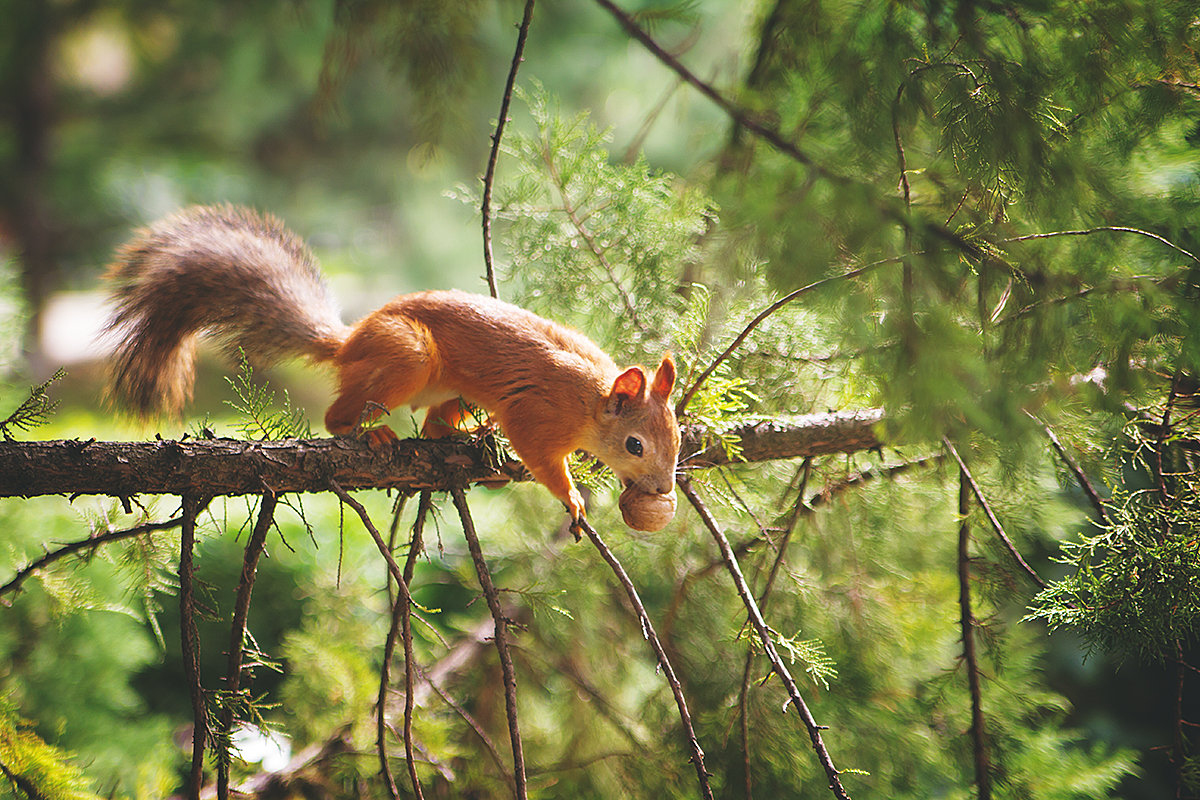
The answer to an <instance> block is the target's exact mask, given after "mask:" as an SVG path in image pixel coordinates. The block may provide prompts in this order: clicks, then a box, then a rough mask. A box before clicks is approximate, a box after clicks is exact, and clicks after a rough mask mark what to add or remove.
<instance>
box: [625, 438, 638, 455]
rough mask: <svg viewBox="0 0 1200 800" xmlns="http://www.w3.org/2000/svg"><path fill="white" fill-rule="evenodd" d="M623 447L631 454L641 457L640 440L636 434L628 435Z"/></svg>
mask: <svg viewBox="0 0 1200 800" xmlns="http://www.w3.org/2000/svg"><path fill="white" fill-rule="evenodd" d="M625 449H626V450H628V451H629V452H630V453H632V454H633V455H635V456H637V457H639V458H641V455H642V440H641V439H639V438H637V437H636V436H630V437H629V438H628V439H626V440H625Z"/></svg>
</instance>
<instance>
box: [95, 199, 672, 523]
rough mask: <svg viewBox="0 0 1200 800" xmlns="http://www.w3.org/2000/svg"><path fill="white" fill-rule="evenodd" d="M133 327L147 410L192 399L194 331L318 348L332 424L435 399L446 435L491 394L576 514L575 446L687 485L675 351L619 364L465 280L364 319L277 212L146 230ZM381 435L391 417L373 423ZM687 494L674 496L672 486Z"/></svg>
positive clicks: (177, 407)
mask: <svg viewBox="0 0 1200 800" xmlns="http://www.w3.org/2000/svg"><path fill="white" fill-rule="evenodd" d="M108 279H109V281H110V285H111V286H112V293H113V299H114V301H115V311H114V312H113V315H112V317H111V319H110V320H109V323H108V330H109V331H113V332H116V333H117V334H119V336H120V341H119V344H118V345H117V348H116V353H115V357H114V364H113V372H112V380H111V386H110V391H111V394H112V395H113V396H114V397H115V398H116V399H117V400H118V401H120V402H123V403H126V404H128V405H129V406H131V407H132V408H133V409H134V410H135V411H136V412H138V413H139V414H141V415H143V416H146V415H149V414H152V413H154V412H156V411H168V412H174V413H179V412H180V411H181V409H182V407H183V405H184V403H185V402H186V401H187V400H189V399H190V397H191V393H192V384H193V381H194V377H195V375H194V368H193V356H194V350H195V341H196V338H197V336H198V335H199V334H200V333H201V332H209V333H212V334H214V335H215V336H216V337H217V338H218V339H219V340H220V341H221V342H222V343H223V344H224V345H225V347H226V348H228V349H229V350H230V351H231V352H233V353H236V352H237V350H238V349H239V348H240V349H241V350H243V351H244V352H245V353H246V355H247V357H249V358H251V359H252V360H255V361H256V362H259V363H269V362H271V361H275V360H278V359H280V358H283V357H286V356H297V355H303V356H307V357H308V358H309V359H311V360H312V361H315V362H320V363H326V364H330V365H332V366H333V368H334V369H335V370H336V372H337V398H336V399H335V400H334V401H333V404H332V405H331V406H330V407H329V409H328V411H326V413H325V427H326V428H328V429H329V432H330V433H332V434H335V435H340V434H350V433H353V432H355V431H356V430H358V429H359V427H360V425H365V424H369V423H373V422H375V421H376V420H378V418H379V417H380V416H381V415H382V414H383V413H384V410H385V409H386V410H390V409H393V408H396V407H397V406H401V405H409V406H411V407H412V408H414V409H417V408H427V409H429V410H428V412H427V414H426V418H425V423H424V427H423V433H424V434H425V435H427V436H431V437H439V436H445V435H447V434H449V433H451V432H453V431H454V430H456V429H458V428H459V427H460V426H461V425H462V424H463V423H464V410H465V409H467V408H468V404H469V405H470V406H477V407H479V408H481V409H483V410H484V411H486V412H487V414H488V415H489V417H490V418H491V419H493V420H494V421H495V422H497V423H498V424H499V426H500V428H501V429H502V430H503V432H504V434H505V435H506V436H507V437H508V440H509V442H510V443H511V444H512V447H513V450H514V451H516V454H517V455H518V456H519V457H520V459H521V461H522V462H524V464H525V466H526V467H528V469H529V471H530V473H531V474H532V475H533V477H534V478H536V479H537V480H538V481H540V482H541V483H542V484H543V485H545V486H546V488H547V489H549V490H550V492H551V493H552V494H553V495H554V496H555V497H557V498H558V499H559V500H561V501H562V502H563V504H564V505H565V506H566V507H567V511H568V512H569V513H570V515H571V519H572V523H573V524H574V525H578V524H579V523H580V522H581V521H582V520H583V519H584V504H583V497H582V496H581V495H580V493H579V490H578V489H577V488H576V487H575V484H574V482H573V481H572V480H571V475H570V473H569V472H568V471H567V457H568V456H569V455H570V454H571V453H573V452H574V451H576V450H585V451H587V452H588V453H591V454H592V455H593V456H595V457H596V458H598V459H600V461H602V462H604V463H605V464H606V465H608V467H609V468H610V469H612V471H613V472H614V473H616V475H617V477H618V478H619V479H620V480H621V482H622V484H624V485H625V486H626V487H633V488H634V490H636V491H641V492H644V493H646V494H651V495H666V494H670V493H672V492H673V490H674V481H675V462H676V458H677V457H678V453H679V426H678V425H677V423H676V420H675V415H674V412H673V411H672V409H671V404H670V402H669V400H670V394H671V389H672V387H673V386H674V383H675V363H674V361H672V359H671V356H670V355H664V356H663V358H662V361H661V363H659V365H658V368H657V369H656V370H655V371H654V372H653V374H647V372H646V371H645V370H644V369H643V368H642V367H638V366H635V367H629V368H628V369H625V370H623V371H622V370H620V369H618V367H617V366H616V364H614V363H613V360H612V359H611V358H609V357H608V355H606V354H605V353H604V351H602V350H601V349H600V348H599V347H597V346H596V345H595V344H593V343H592V342H591V341H590V340H589V339H588V338H587V337H585V336H584V335H582V334H580V333H578V332H576V331H574V330H571V329H569V328H566V327H563V326H562V325H559V324H557V323H554V322H551V321H550V320H547V319H543V318H542V317H539V316H538V315H536V314H533V313H531V312H529V311H526V310H525V309H522V308H518V307H517V306H514V305H511V304H509V303H505V302H502V301H500V300H496V299H493V298H491V297H486V296H482V295H476V294H469V293H467V292H461V291H454V290H450V291H426V292H415V293H412V294H402V295H400V296H398V297H396V298H394V299H393V300H392V301H391V302H389V303H387V304H386V305H384V306H383V307H382V308H380V309H378V310H377V311H374V312H372V313H370V314H368V315H367V316H366V317H364V318H363V319H362V320H361V321H359V322H358V323H357V324H355V325H353V326H346V325H344V324H343V323H342V322H341V319H340V318H339V316H338V311H337V308H336V305H335V304H334V302H333V300H332V298H331V296H330V294H329V291H328V288H327V287H326V285H325V280H324V278H323V277H322V275H321V273H320V270H319V269H318V268H317V264H316V260H315V258H314V257H313V255H312V253H311V252H310V251H309V249H308V248H307V247H306V246H305V245H304V243H303V242H302V241H301V240H300V239H299V238H298V237H297V236H295V235H294V234H293V233H291V231H289V230H288V229H287V228H285V227H284V225H283V224H282V223H281V222H280V221H279V220H278V219H276V218H275V217H273V216H270V215H260V214H258V213H256V212H254V211H251V210H249V209H245V208H239V207H234V206H196V207H193V208H189V209H186V210H184V211H181V212H179V213H177V214H175V215H173V216H170V217H167V218H166V219H163V220H161V221H159V222H157V223H155V224H154V225H151V226H150V227H148V228H145V229H143V230H141V231H138V232H137V233H136V234H135V236H134V238H133V239H132V240H131V241H130V242H129V243H127V244H126V245H124V247H122V248H121V249H120V250H119V251H118V253H117V257H116V261H115V263H113V264H112V265H111V266H110V268H109V271H108ZM365 433H366V435H367V437H368V439H369V441H370V442H371V443H372V444H374V445H380V444H384V443H386V442H388V441H390V440H393V439H395V438H396V434H395V433H393V432H392V430H391V429H390V428H387V427H383V426H376V427H370V428H368V429H367V430H366V431H365ZM672 499H673V495H672Z"/></svg>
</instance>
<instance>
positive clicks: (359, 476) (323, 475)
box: [0, 409, 883, 593]
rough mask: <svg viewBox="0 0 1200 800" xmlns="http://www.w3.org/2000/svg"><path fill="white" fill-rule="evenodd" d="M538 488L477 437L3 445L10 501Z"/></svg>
mask: <svg viewBox="0 0 1200 800" xmlns="http://www.w3.org/2000/svg"><path fill="white" fill-rule="evenodd" d="M882 421H883V412H882V411H880V410H878V409H865V410H862V411H845V412H831V413H827V414H810V415H806V416H799V417H792V418H780V419H776V420H769V421H755V422H748V423H745V424H743V425H740V426H738V427H736V428H734V429H732V430H731V431H729V433H732V434H735V435H737V436H738V437H739V438H740V440H741V447H742V453H741V459H740V460H741V461H747V462H755V461H768V460H774V459H786V458H804V457H807V456H816V455H827V454H830V453H854V452H859V451H862V450H870V449H874V448H877V447H880V446H881V445H882V444H883V441H882V439H881V438H880V437H879V435H878V432H877V429H878V427H879V424H880V423H881V422H882ZM681 455H682V458H683V463H684V466H685V467H709V466H719V465H722V464H728V463H729V459H728V457H727V456H726V455H725V453H724V452H723V451H722V450H721V448H720V447H705V446H704V441H703V435H702V432H701V431H700V430H699V429H698V428H689V429H687V430H685V431H684V442H683V447H682V450H681ZM529 479H530V478H529V475H528V474H527V473H526V471H525V468H524V467H523V466H522V465H521V464H520V462H518V461H512V460H508V461H499V460H498V459H497V458H496V455H495V452H494V450H493V448H491V447H489V445H488V443H487V440H481V439H467V438H453V439H402V440H400V441H398V442H395V443H394V444H393V445H391V446H385V447H380V448H372V447H370V446H368V445H367V444H366V443H365V442H360V441H357V440H353V439H344V438H335V439H289V440H285V441H275V442H247V441H239V440H235V439H205V440H181V441H170V440H156V441H153V442H97V441H94V440H93V441H86V442H82V441H78V440H61V439H59V440H51V441H36V442H0V497H34V496H39V495H55V494H65V495H68V496H71V497H74V496H77V495H108V496H111V497H123V498H124V497H133V496H135V495H139V494H185V493H194V494H197V495H202V496H205V497H213V496H220V495H237V494H258V493H260V492H264V491H272V492H275V493H276V494H283V493H285V492H324V491H328V490H329V482H330V480H333V481H335V482H336V483H337V484H338V485H339V486H340V487H343V488H346V489H399V490H401V491H419V490H423V489H432V490H435V491H449V490H450V489H451V488H453V487H454V486H465V485H468V484H472V483H483V484H489V485H496V484H502V483H505V482H507V481H520V480H529ZM164 524H165V523H164ZM139 530H140V529H139ZM124 535H130V536H131V535H136V532H130V533H127V534H124ZM89 544H90V540H89V541H85V542H81V543H78V544H77V545H74V546H73V548H74V550H78V549H82V548H84V547H87V546H89ZM58 557H61V556H58ZM6 589H7V587H3V588H0V593H2V592H3V591H5V590H6Z"/></svg>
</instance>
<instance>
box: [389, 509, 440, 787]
mask: <svg viewBox="0 0 1200 800" xmlns="http://www.w3.org/2000/svg"><path fill="white" fill-rule="evenodd" d="M432 507H433V493H432V492H430V491H429V490H425V491H423V492H421V498H420V500H419V501H418V502H417V518H416V520H415V521H414V522H413V535H412V540H411V541H410V542H409V543H408V557H407V558H405V559H404V587H405V592H404V593H405V595H406V596H407V598H408V600H409V601H410V602H405V603H404V604H403V606H402V608H403V612H404V613H403V614H402V615H401V618H400V623H401V637H402V640H403V642H404V755H405V757H406V758H407V759H408V777H409V779H410V780H411V781H412V785H413V791H414V792H415V793H416V795H417V797H418V798H420V797H421V788H420V787H421V783H420V781H419V780H417V763H416V759H415V758H413V733H412V723H413V686H414V684H415V681H414V680H413V675H414V673H415V672H416V668H417V660H416V657H415V656H414V655H413V639H412V602H411V599H412V591H411V589H412V578H413V572H414V571H415V570H416V566H417V556H419V555H420V554H421V553H422V551H423V550H424V549H425V540H424V534H425V520H426V519H428V518H429V511H430V509H431V508H432ZM392 646H393V647H395V644H394V643H393V645H392ZM384 663H387V662H384ZM381 708H382V706H381Z"/></svg>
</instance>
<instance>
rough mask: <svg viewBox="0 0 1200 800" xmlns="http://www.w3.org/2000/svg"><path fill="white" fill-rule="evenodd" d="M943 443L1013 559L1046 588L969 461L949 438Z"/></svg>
mask: <svg viewBox="0 0 1200 800" xmlns="http://www.w3.org/2000/svg"><path fill="white" fill-rule="evenodd" d="M942 444H943V445H945V447H946V451H947V452H948V453H950V456H951V457H952V458H953V459H954V460H955V462H957V463H958V468H959V470H961V471H962V476H963V478H964V480H966V481H967V483H968V484H969V485H970V487H971V491H972V492H973V493H974V495H975V499H976V500H977V501H978V502H979V507H980V508H982V509H983V512H984V514H985V515H986V516H987V519H988V522H989V523H991V526H992V530H994V531H995V532H996V535H997V536H998V537H1000V542H1001V543H1002V544H1003V545H1004V548H1005V549H1006V550H1008V553H1009V555H1011V556H1012V558H1013V561H1015V562H1017V565H1018V566H1019V567H1020V568H1021V569H1022V570H1023V571H1024V572H1025V574H1026V575H1028V576H1029V579H1030V580H1031V581H1033V582H1034V583H1036V584H1037V586H1038V588H1039V589H1045V588H1046V585H1047V584H1046V581H1044V580H1042V576H1041V575H1038V574H1037V572H1036V571H1034V569H1033V567H1031V566H1029V563H1028V562H1027V561H1026V560H1025V559H1024V558H1023V557H1022V556H1021V552H1020V551H1019V550H1017V546H1016V545H1015V544H1013V542H1012V539H1010V538H1009V537H1008V534H1007V533H1006V532H1005V530H1004V526H1003V525H1001V524H1000V520H999V519H998V518H997V517H996V514H995V512H994V511H992V507H991V506H990V505H989V504H988V501H987V498H986V497H984V496H983V490H982V489H980V488H979V484H978V483H976V482H975V476H974V475H972V474H971V470H969V469H968V468H967V463H966V462H965V461H963V460H962V456H960V455H959V454H958V450H956V449H955V448H954V445H953V444H952V443H951V442H950V440H949V439H948V438H943V439H942Z"/></svg>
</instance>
